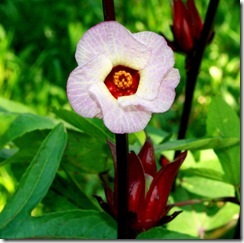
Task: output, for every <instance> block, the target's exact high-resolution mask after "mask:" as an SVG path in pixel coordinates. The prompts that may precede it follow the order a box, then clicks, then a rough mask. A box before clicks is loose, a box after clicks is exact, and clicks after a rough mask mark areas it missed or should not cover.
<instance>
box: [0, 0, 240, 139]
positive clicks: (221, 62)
mask: <svg viewBox="0 0 244 243" xmlns="http://www.w3.org/2000/svg"><path fill="white" fill-rule="evenodd" d="M208 2H209V1H199V0H198V1H196V4H197V7H198V10H199V12H200V14H201V16H202V18H203V19H204V17H205V13H206V9H207V4H208ZM115 8H116V18H117V21H119V22H120V23H122V24H123V25H125V26H126V27H127V28H128V29H130V30H131V31H132V32H137V31H142V30H151V31H155V32H158V33H163V34H164V35H165V36H167V37H168V38H169V39H171V38H172V33H171V31H170V25H171V24H172V15H171V7H170V1H169V0H150V1H148V0H141V1H139V0H130V1H125V0H115ZM101 21H103V12H102V3H101V0H92V1H83V0H81V1H73V0H71V1H65V0H60V1H58V2H55V1H52V2H50V1H48V0H28V1H26V0H1V3H0V90H1V96H3V97H5V98H7V99H11V100H15V101H20V102H23V103H24V104H26V105H28V106H30V107H32V108H33V109H34V110H35V111H37V112H38V113H40V114H47V113H48V112H49V111H50V107H52V106H56V107H60V106H61V107H62V106H64V105H66V104H67V97H66V94H65V87H66V81H67V78H68V75H69V73H70V72H71V71H72V70H73V69H74V68H75V67H76V61H75V59H74V53H75V48H76V44H77V42H78V40H79V39H80V38H81V36H82V35H83V33H84V32H85V31H86V30H87V29H88V28H90V27H92V26H93V25H95V24H97V23H98V22H101ZM214 29H215V37H214V40H213V42H212V43H211V45H210V46H209V47H208V48H207V50H206V52H205V59H204V61H203V63H202V69H201V72H200V75H199V80H198V85H197V90H196V93H195V100H194V103H195V104H194V107H195V108H194V113H193V114H192V119H193V120H192V121H194V122H192V124H196V126H198V127H199V125H200V124H201V123H202V122H201V119H202V118H204V117H205V114H204V111H205V106H206V105H207V104H208V103H209V100H210V98H211V96H212V95H213V94H215V93H221V94H222V95H223V96H224V98H225V99H226V101H227V102H228V103H229V104H230V105H231V106H232V107H234V108H235V110H236V111H237V112H239V103H240V95H239V88H240V71H239V70H240V4H239V2H238V1H235V0H230V1H228V2H225V3H224V4H223V3H222V2H221V3H220V5H219V9H218V12H217V16H216V21H215V28H214ZM176 67H177V68H179V69H180V72H181V76H182V79H181V85H180V86H179V87H178V90H177V95H178V98H177V100H176V103H175V106H174V109H173V110H172V111H170V112H169V113H167V116H168V117H167V118H171V119H173V118H174V119H176V120H178V117H179V115H180V113H181V105H182V102H183V101H184V98H183V88H184V77H185V72H184V57H183V56H182V55H179V54H176ZM200 117H202V118H200ZM163 120H164V119H161V121H158V119H155V121H154V122H155V125H156V124H157V123H158V122H161V123H163ZM195 120H197V123H195V122H196V121H195ZM161 125H162V126H163V127H164V129H166V130H167V128H169V129H172V127H171V126H170V127H165V125H166V124H161ZM177 126H178V123H176V127H175V129H177ZM192 130H193V131H195V132H196V131H198V132H199V133H201V132H200V131H199V129H194V128H193V129H192ZM195 132H193V133H195ZM189 133H191V131H189ZM203 133H204V132H203ZM203 133H201V134H194V135H197V136H200V135H202V134H203Z"/></svg>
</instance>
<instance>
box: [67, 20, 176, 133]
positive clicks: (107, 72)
mask: <svg viewBox="0 0 244 243" xmlns="http://www.w3.org/2000/svg"><path fill="white" fill-rule="evenodd" d="M75 57H76V61H77V63H78V67H77V68H76V69H75V70H74V71H73V72H72V73H71V74H70V76H69V79H68V83H67V95H68V99H69V101H70V104H71V106H72V107H73V109H74V110H75V111H76V112H77V113H78V114H80V115H81V116H83V117H87V118H93V117H98V118H102V119H103V121H104V124H105V125H106V126H107V128H108V129H109V130H111V131H112V132H114V133H131V132H137V131H140V130H143V129H144V128H145V127H146V125H147V124H148V122H149V120H150V118H151V115H152V113H154V112H155V113H159V112H165V111H167V110H168V109H169V108H170V107H171V105H172V103H173V101H174V98H175V91H174V89H175V87H176V86H177V85H178V83H179V80H180V75H179V72H178V70H177V69H175V68H173V65H174V53H173V51H172V50H171V48H170V47H168V45H167V42H166V41H165V39H164V38H163V37H162V36H160V35H158V34H156V33H153V32H150V31H143V32H139V33H135V34H132V33H131V32H130V31H128V30H127V29H126V28H125V27H123V26H122V25H121V24H119V23H118V22H116V21H105V22H102V23H100V24H98V25H96V26H94V27H92V28H91V29H89V30H88V31H87V32H86V33H85V34H84V35H83V37H82V39H81V40H80V41H79V43H78V45H77V50H76V54H75Z"/></svg>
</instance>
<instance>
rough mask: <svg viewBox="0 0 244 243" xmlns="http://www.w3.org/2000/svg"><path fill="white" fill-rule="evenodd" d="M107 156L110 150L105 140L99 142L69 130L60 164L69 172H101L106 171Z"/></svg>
mask: <svg viewBox="0 0 244 243" xmlns="http://www.w3.org/2000/svg"><path fill="white" fill-rule="evenodd" d="M108 156H110V150H109V147H108V144H107V141H106V140H105V139H103V141H101V140H98V139H96V138H95V137H91V136H89V135H87V134H85V133H80V132H76V131H72V130H69V132H68V143H67V147H66V150H65V152H64V158H63V163H62V164H63V165H67V167H69V168H70V170H72V171H74V172H75V173H78V172H79V171H83V172H84V171H85V172H90V173H98V172H103V171H105V170H107V169H108ZM111 165H112V164H110V166H111Z"/></svg>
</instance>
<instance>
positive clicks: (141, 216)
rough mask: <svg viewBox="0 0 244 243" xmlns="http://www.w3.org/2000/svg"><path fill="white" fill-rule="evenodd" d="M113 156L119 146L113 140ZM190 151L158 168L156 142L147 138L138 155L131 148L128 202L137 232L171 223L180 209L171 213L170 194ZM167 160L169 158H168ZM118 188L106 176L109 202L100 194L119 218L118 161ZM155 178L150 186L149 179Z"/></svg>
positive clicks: (99, 200)
mask: <svg viewBox="0 0 244 243" xmlns="http://www.w3.org/2000/svg"><path fill="white" fill-rule="evenodd" d="M109 145H110V148H111V151H112V154H113V158H114V159H115V146H114V145H113V144H111V143H109ZM186 155H187V151H185V152H183V153H181V154H180V155H179V156H178V157H177V158H176V159H175V160H174V161H173V162H172V163H170V162H168V161H167V163H162V165H161V166H162V167H161V169H160V170H159V171H158V172H157V169H156V160H155V154H154V149H153V144H152V142H151V140H150V138H147V140H146V142H145V144H144V145H143V147H142V148H141V151H140V152H139V154H138V155H136V154H135V152H133V151H131V152H130V153H129V154H128V162H129V172H128V202H129V205H128V207H129V213H130V229H131V231H133V232H134V233H135V234H138V233H140V232H142V231H145V230H148V229H150V228H151V227H154V226H158V225H160V224H163V223H167V222H169V221H171V220H172V219H174V218H175V217H176V216H177V215H178V214H179V213H180V212H181V211H180V212H175V213H173V214H172V215H171V216H167V213H168V212H169V210H170V209H171V208H172V205H170V206H169V205H167V201H168V197H169V194H170V191H171V187H172V184H173V181H174V178H175V176H176V174H177V172H178V170H179V168H180V166H181V164H182V163H183V161H184V160H185V158H186ZM164 161H166V160H164ZM114 164H115V179H114V190H111V189H110V188H109V187H108V185H107V184H106V182H105V180H103V184H104V188H105V194H106V199H107V202H104V201H103V200H102V199H101V198H100V197H98V196H96V198H97V200H98V202H99V203H100V205H101V207H102V208H103V209H104V210H106V211H107V212H108V213H109V214H110V215H112V216H113V217H114V218H115V219H116V218H117V194H118V191H117V172H116V161H115V163H114ZM148 178H151V179H152V181H151V184H150V186H149V189H148V190H147V189H146V181H147V180H148Z"/></svg>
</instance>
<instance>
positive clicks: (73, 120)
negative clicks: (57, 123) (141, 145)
mask: <svg viewBox="0 0 244 243" xmlns="http://www.w3.org/2000/svg"><path fill="white" fill-rule="evenodd" d="M53 113H55V114H56V115H57V116H59V117H60V118H62V119H63V120H64V121H66V122H68V123H69V124H71V125H72V126H74V127H76V128H78V129H79V130H81V131H83V132H84V133H86V134H87V135H89V136H91V137H94V138H96V139H99V140H104V139H110V140H112V141H114V140H115V139H114V135H113V133H112V132H110V131H109V130H108V129H107V128H106V127H105V126H104V124H103V121H102V120H101V119H97V118H93V119H89V118H84V117H81V116H80V115H78V114H77V113H75V112H73V111H68V110H64V109H55V108H54V109H53Z"/></svg>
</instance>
